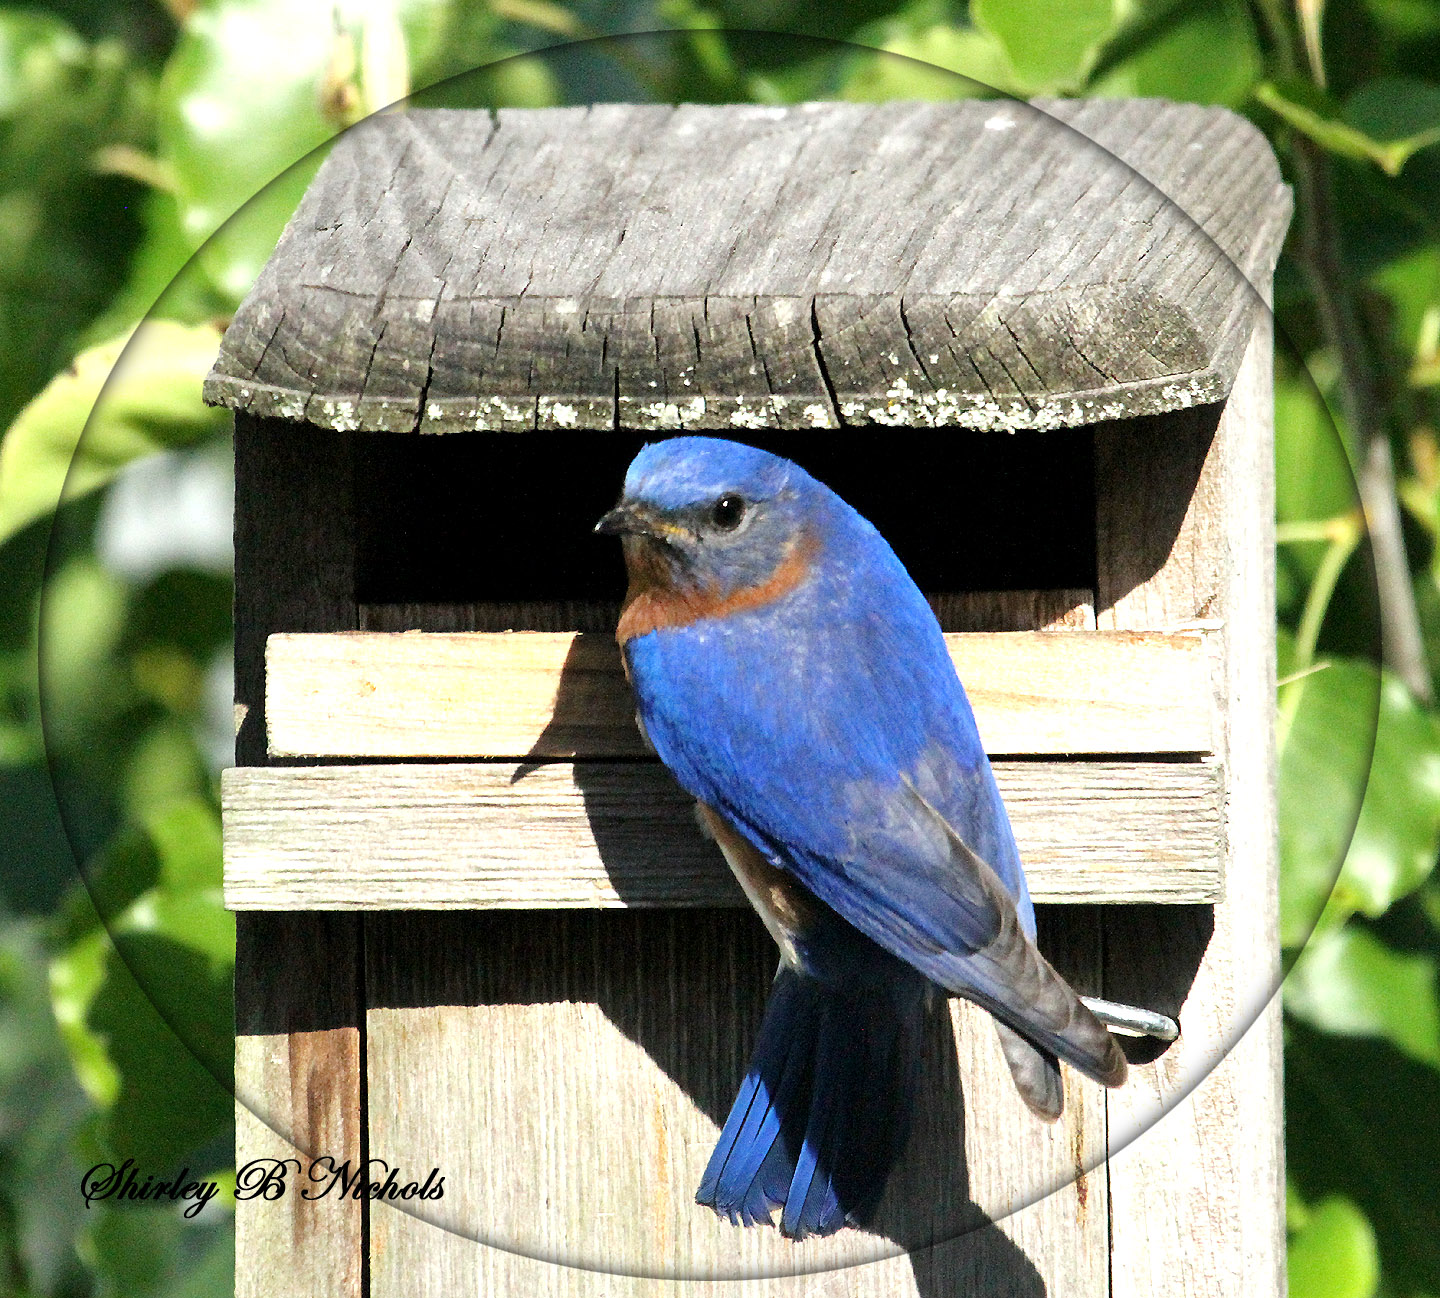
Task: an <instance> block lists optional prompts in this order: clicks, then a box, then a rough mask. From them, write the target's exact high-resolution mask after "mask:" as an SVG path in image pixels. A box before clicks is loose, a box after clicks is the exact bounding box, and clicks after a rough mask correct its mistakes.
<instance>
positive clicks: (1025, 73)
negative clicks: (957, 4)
mask: <svg viewBox="0 0 1440 1298" xmlns="http://www.w3.org/2000/svg"><path fill="white" fill-rule="evenodd" d="M970 12H971V16H972V17H973V18H974V20H975V25H976V26H977V27H979V28H980V29H981V30H982V31H984V32H987V33H988V34H989V35H991V36H993V37H994V38H995V39H996V40H997V41H998V42H999V43H1000V46H1001V47H1002V48H1003V49H1004V51H1005V53H1006V55H1007V56H1008V58H1009V60H1010V64H1011V66H1012V67H1013V68H1014V69H1015V74H1016V76H1017V77H1018V78H1019V79H1020V81H1021V82H1022V83H1023V84H1024V86H1025V88H1026V89H1027V90H1030V91H1053V90H1064V89H1073V88H1076V87H1078V86H1080V85H1081V84H1083V82H1084V80H1085V78H1086V76H1087V75H1088V73H1089V71H1090V68H1091V67H1092V66H1093V64H1094V62H1095V58H1096V55H1097V54H1098V53H1099V50H1100V46H1101V45H1102V44H1103V43H1104V42H1105V41H1106V40H1107V39H1108V38H1109V37H1110V35H1111V34H1112V32H1113V31H1114V29H1115V27H1116V25H1117V21H1118V18H1119V14H1118V12H1117V5H1116V4H1115V0H1045V3H1043V4H1037V3H1035V0H973V3H972V4H971V7H970Z"/></svg>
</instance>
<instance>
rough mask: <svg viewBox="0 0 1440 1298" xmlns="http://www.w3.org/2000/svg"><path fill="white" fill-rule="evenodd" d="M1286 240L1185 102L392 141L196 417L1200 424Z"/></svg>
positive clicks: (295, 230)
mask: <svg viewBox="0 0 1440 1298" xmlns="http://www.w3.org/2000/svg"><path fill="white" fill-rule="evenodd" d="M977 177H983V178H984V183H983V184H977V183H975V182H976V178H977ZM1289 211H1290V200H1289V194H1288V191H1287V190H1286V188H1285V186H1284V185H1283V184H1282V182H1281V179H1280V173H1279V170H1278V168H1277V165H1276V162H1275V157H1274V155H1273V154H1272V153H1271V151H1270V149H1269V146H1268V145H1267V144H1266V142H1265V140H1264V137H1263V136H1262V135H1261V134H1260V132H1259V131H1258V130H1256V128H1255V127H1254V126H1252V125H1251V124H1250V123H1249V122H1247V121H1245V120H1244V119H1243V118H1241V117H1238V116H1236V115H1235V114H1233V113H1230V112H1228V111H1226V110H1225V109H1221V108H1211V107H1203V106H1200V105H1195V104H1170V103H1165V102H1162V101H1158V100H1133V101H1129V102H1121V101H1113V100H1112V101H1105V100H1080V101H1071V102H1062V101H1043V102H1042V101H1037V102H1036V103H1034V104H1025V103H1019V102H1008V101H981V100H962V101H957V102H948V103H884V104H848V103H832V104H801V105H796V106H793V107H788V108H786V107H776V106H759V105H754V106H744V105H723V106H717V105H705V104H683V105H679V106H675V107H667V106H661V105H651V106H636V105H624V104H597V105H594V106H591V107H589V108H564V109H553V108H552V109H542V110H538V111H536V110H524V109H509V110H502V111H500V112H499V113H496V114H494V115H491V114H487V113H483V112H456V111H452V110H433V111H415V112H409V113H385V114H380V115H377V116H375V117H372V118H369V119H367V120H366V121H365V122H362V123H361V124H359V125H358V126H356V127H354V128H353V129H351V130H350V131H347V132H346V133H345V134H344V136H342V137H341V138H340V139H339V140H337V141H336V143H335V147H334V149H333V150H332V151H331V153H330V156H329V158H328V159H327V161H326V163H325V165H324V167H323V168H322V169H321V172H320V174H319V176H318V177H317V179H316V181H315V183H314V184H312V185H311V186H310V189H309V190H308V192H307V193H306V195H305V199H304V201H303V203H302V204H301V206H300V209H299V210H298V212H297V213H296V215H295V217H294V218H293V219H292V220H291V222H290V224H289V225H288V226H287V227H286V230H285V234H284V236H283V237H282V239H281V241H280V245H279V247H278V248H277V249H276V252H275V255H274V256H273V257H272V258H271V260H270V261H269V263H268V264H267V265H266V267H265V269H264V271H263V272H262V274H261V276H260V278H259V280H258V281H257V283H256V285H255V288H254V289H253V290H252V292H251V293H250V294H249V295H248V296H247V297H246V299H245V301H244V302H243V303H242V305H241V307H240V309H239V311H238V312H237V313H236V315H235V318H234V321H233V322H232V324H231V326H230V328H229V329H228V330H227V331H226V334H225V339H224V344H223V348H222V351H221V354H220V357H219V359H218V360H217V362H216V365H215V369H214V371H213V372H212V374H211V375H210V377H209V378H208V379H207V381H206V385H205V394H206V399H207V400H209V401H212V402H215V403H217V404H225V405H229V406H232V407H234V408H235V409H237V410H245V411H249V412H250V413H252V414H256V415H271V416H278V417H280V418H284V419H287V420H291V421H306V422H308V423H309V424H311V425H316V426H321V427H326V428H335V429H342V430H345V429H356V428H361V429H369V430H376V431H396V432H410V431H415V430H419V431H422V432H455V431H463V430H470V429H504V430H527V429H562V428H617V427H623V428H635V429H646V430H648V429H666V428H685V429H692V430H697V429H714V430H731V431H737V430H740V431H743V430H746V429H757V428H807V429H808V428H837V427H842V426H851V425H867V424H897V425H908V426H912V427H953V426H960V427H971V428H1004V429H1016V428H1056V427H1073V426H1077V425H1081V424H1086V423H1093V422H1096V421H1098V420H1105V419H1116V418H1127V417H1133V416H1136V415H1144V414H1152V413H1157V412H1161V411H1169V410H1176V409H1181V408H1184V407H1187V406H1192V405H1199V404H1204V403H1208V402H1216V401H1219V400H1222V399H1223V398H1224V396H1225V394H1226V393H1227V392H1228V391H1229V389H1230V385H1231V382H1232V380H1233V379H1234V377H1235V373H1236V370H1237V368H1238V366H1239V362H1240V356H1241V353H1242V352H1243V350H1244V346H1245V342H1246V340H1247V339H1248V338H1249V335H1250V331H1251V328H1252V326H1253V320H1254V314H1255V311H1256V309H1257V308H1260V307H1261V305H1262V303H1261V300H1260V296H1259V294H1258V293H1257V292H1256V289H1255V287H1254V286H1255V284H1257V283H1263V282H1265V281H1267V280H1268V278H1269V276H1270V272H1271V269H1272V267H1273V263H1274V258H1275V256H1276V254H1277V252H1278V251H1279V247H1280V242H1281V239H1282V237H1283V233H1284V229H1285V225H1286V222H1287V220H1288V216H1289Z"/></svg>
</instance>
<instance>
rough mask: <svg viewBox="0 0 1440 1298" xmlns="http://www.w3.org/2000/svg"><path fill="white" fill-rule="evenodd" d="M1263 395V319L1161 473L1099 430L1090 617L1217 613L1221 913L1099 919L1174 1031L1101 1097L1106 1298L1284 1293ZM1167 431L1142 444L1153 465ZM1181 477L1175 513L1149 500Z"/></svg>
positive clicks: (1268, 406)
mask: <svg viewBox="0 0 1440 1298" xmlns="http://www.w3.org/2000/svg"><path fill="white" fill-rule="evenodd" d="M1271 381H1272V379H1271V333H1270V326H1269V318H1268V315H1267V316H1266V317H1265V318H1264V319H1263V320H1262V321H1261V322H1260V323H1259V324H1258V325H1257V327H1256V330H1255V333H1254V335H1253V337H1252V338H1251V341H1250V345H1249V348H1248V351H1247V353H1246V357H1245V360H1244V362H1243V364H1242V367H1241V370H1240V376H1239V378H1238V380H1237V382H1236V385H1235V389H1234V392H1233V394H1232V396H1231V398H1230V400H1229V402H1228V403H1227V404H1226V407H1225V410H1224V414H1223V416H1222V417H1221V418H1220V420H1219V425H1218V428H1217V430H1216V432H1215V434H1214V436H1213V438H1211V437H1208V436H1207V434H1206V431H1205V426H1204V421H1203V415H1202V414H1197V415H1195V416H1192V417H1191V418H1192V419H1193V421H1194V422H1193V423H1192V424H1191V427H1190V429H1189V431H1188V432H1187V433H1186V435H1185V437H1184V440H1183V441H1180V442H1178V443H1177V444H1176V446H1175V454H1174V455H1173V457H1171V463H1170V465H1169V466H1168V467H1165V466H1154V465H1151V464H1149V463H1147V458H1146V457H1140V456H1138V455H1136V454H1135V453H1134V452H1133V450H1132V446H1131V443H1132V440H1133V437H1134V436H1135V434H1134V432H1133V431H1132V430H1127V429H1120V430H1114V431H1111V430H1102V431H1099V432H1097V434H1096V475H1095V476H1096V490H1097V508H1098V510H1099V525H1098V529H1097V530H1098V536H1099V538H1100V541H1099V550H1100V552H1099V558H1100V566H1099V576H1098V579H1097V599H1096V606H1097V620H1098V622H1099V624H1100V625H1101V626H1114V627H1123V628H1131V629H1144V628H1159V627H1169V626H1174V625H1177V624H1181V623H1185V622H1188V621H1190V620H1192V619H1199V618H1211V617H1214V616H1216V615H1217V613H1220V614H1221V615H1222V616H1223V618H1224V634H1223V654H1224V664H1223V674H1222V676H1221V679H1222V680H1223V682H1224V685H1223V691H1224V699H1225V706H1224V708H1223V709H1222V712H1223V715H1224V717H1225V719H1226V721H1225V754H1224V756H1225V760H1226V762H1227V764H1228V799H1227V808H1226V835H1227V853H1226V881H1225V882H1226V896H1225V900H1224V902H1223V903H1222V904H1220V905H1217V906H1216V907H1214V908H1213V913H1212V912H1211V911H1210V910H1209V908H1192V907H1181V908H1164V909H1163V910H1162V909H1161V908H1156V907H1134V908H1130V907H1117V908H1114V909H1113V910H1112V911H1111V912H1109V913H1107V915H1106V918H1105V940H1106V966H1105V994H1106V995H1108V996H1113V997H1115V998H1116V999H1120V1000H1129V1001H1133V1002H1136V1003H1139V1004H1149V1005H1154V1006H1155V1007H1156V1008H1159V1009H1164V1010H1166V1011H1167V1012H1169V1013H1172V1014H1174V1013H1178V1016H1179V1019H1180V1025H1181V1037H1180V1040H1179V1041H1177V1042H1175V1043H1174V1044H1173V1045H1172V1046H1171V1047H1170V1048H1169V1049H1168V1050H1165V1051H1164V1053H1162V1054H1160V1055H1159V1057H1158V1058H1156V1059H1154V1060H1153V1061H1152V1062H1149V1063H1147V1064H1143V1065H1142V1066H1140V1067H1137V1068H1135V1069H1134V1070H1133V1071H1132V1075H1131V1081H1130V1082H1129V1084H1128V1085H1127V1086H1126V1087H1125V1088H1124V1089H1122V1090H1120V1091H1118V1092H1113V1093H1112V1094H1111V1096H1110V1098H1109V1124H1110V1145H1111V1149H1112V1151H1114V1152H1113V1153H1112V1158H1111V1162H1110V1196H1111V1208H1112V1220H1113V1241H1112V1264H1113V1294H1114V1298H1142V1295H1143V1296H1144V1298H1191V1296H1192V1295H1193V1296H1194V1298H1200V1296H1201V1295H1204V1296H1205V1298H1260V1296H1263V1295H1278V1294H1281V1293H1283V1292H1284V1236H1283V1151H1282V1147H1281V1121H1280V1034H1279V1005H1278V1000H1276V999H1273V993H1274V992H1275V990H1276V988H1277V986H1278V980H1279V968H1278V954H1279V947H1278V939H1277V929H1276V924H1277V910H1276V908H1277V900H1276V897H1277V894H1276V887H1277V854H1276V845H1275V822H1274V815H1275V812H1274V779H1275V762H1274V750H1273V736H1272V719H1273V714H1274V688H1275V680H1274V661H1275V660H1274V602H1273V601H1274V592H1273V581H1274V568H1273V556H1274V534H1273V522H1272V520H1273V489H1274V483H1273V451H1272V400H1273V399H1272V388H1271ZM1170 437H1171V433H1170V431H1169V430H1168V429H1167V430H1166V431H1165V432H1164V433H1161V434H1157V435H1156V436H1155V437H1154V440H1153V441H1152V442H1151V443H1150V451H1151V456H1152V457H1153V453H1154V452H1156V451H1159V450H1161V449H1163V448H1165V447H1166V446H1167V445H1168V444H1169V438H1170ZM1192 478H1193V480H1194V482H1195V490H1194V492H1193V495H1192V496H1191V497H1190V502H1191V503H1190V505H1189V508H1188V510H1187V511H1186V512H1185V514H1184V515H1183V517H1178V518H1177V517H1175V516H1174V514H1173V513H1170V514H1168V516H1162V514H1164V513H1165V510H1166V509H1168V507H1162V513H1161V514H1157V513H1156V512H1155V507H1152V505H1151V504H1149V503H1148V502H1153V501H1155V500H1157V499H1159V498H1160V494H1161V493H1162V492H1173V491H1174V490H1176V489H1178V488H1179V487H1180V486H1183V484H1184V482H1185V481H1186V480H1187V479H1192ZM1137 529H1138V530H1137ZM1127 534H1132V539H1131V540H1130V541H1129V542H1128V543H1127V541H1126V536H1127ZM1171 538H1173V545H1172V546H1171V554H1170V557H1169V559H1168V561H1167V562H1165V563H1164V565H1163V567H1161V568H1159V569H1158V570H1155V569H1154V568H1153V566H1152V565H1153V564H1154V561H1155V559H1156V558H1157V556H1158V554H1159V545H1160V543H1161V542H1164V541H1167V540H1169V539H1171ZM1147 570H1148V571H1147ZM1162 1114H1163V1115H1165V1120H1164V1121H1163V1122H1159V1121H1158V1119H1159V1118H1160V1117H1161V1115H1162Z"/></svg>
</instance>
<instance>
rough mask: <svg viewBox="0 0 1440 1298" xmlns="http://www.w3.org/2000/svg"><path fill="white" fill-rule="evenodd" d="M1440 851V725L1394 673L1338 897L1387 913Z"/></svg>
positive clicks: (1383, 696)
mask: <svg viewBox="0 0 1440 1298" xmlns="http://www.w3.org/2000/svg"><path fill="white" fill-rule="evenodd" d="M1437 850H1440V722H1437V720H1436V717H1435V715H1434V713H1432V712H1430V711H1429V710H1427V709H1426V708H1424V707H1422V706H1421V705H1420V704H1419V703H1417V702H1416V701H1415V698H1414V696H1413V695H1412V694H1411V693H1410V691H1409V690H1407V689H1406V688H1405V686H1404V685H1403V684H1401V682H1400V681H1399V680H1397V679H1396V678H1395V677H1393V676H1391V675H1390V674H1389V673H1388V672H1387V673H1386V674H1385V677H1384V680H1383V682H1382V685H1381V689H1380V715H1379V720H1378V728H1377V730H1376V735H1375V760H1374V762H1373V763H1372V765H1371V767H1370V781H1369V783H1368V784H1367V785H1366V788H1365V802H1364V805H1363V806H1362V807H1361V810H1360V823H1359V824H1358V825H1357V826H1356V829H1355V839H1354V842H1352V843H1351V845H1350V852H1349V855H1348V856H1347V857H1346V858H1345V868H1344V870H1343V871H1342V872H1341V875H1340V881H1339V885H1338V889H1337V891H1338V892H1339V893H1340V894H1341V897H1342V899H1343V900H1344V901H1345V902H1346V903H1347V904H1353V905H1354V907H1355V908H1356V909H1357V910H1359V911H1361V912H1362V913H1363V914H1366V915H1369V916H1372V917H1374V916H1377V915H1382V914H1384V912H1385V911H1386V910H1388V909H1389V908H1390V906H1391V905H1392V904H1393V903H1394V902H1395V901H1396V900H1398V899H1399V898H1401V897H1403V896H1405V895H1406V894H1408V893H1411V892H1413V891H1414V890H1415V889H1416V888H1418V887H1419V886H1420V885H1421V884H1422V883H1424V882H1425V880H1426V879H1428V878H1429V877H1430V873H1431V871H1432V870H1433V869H1434V867H1435V856H1436V852H1437Z"/></svg>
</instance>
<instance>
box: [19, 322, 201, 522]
mask: <svg viewBox="0 0 1440 1298" xmlns="http://www.w3.org/2000/svg"><path fill="white" fill-rule="evenodd" d="M219 347H220V332H219V330H218V329H217V328H216V327H215V326H214V325H209V324H206V325H182V324H177V323H176V322H175V321H173V320H147V321H146V322H145V323H143V324H142V325H140V326H139V328H137V329H136V330H135V331H134V332H133V333H131V334H125V335H122V336H121V337H118V338H113V339H111V340H110V341H109V342H108V343H105V344H103V345H101V346H98V347H92V348H90V349H89V350H88V351H85V352H82V353H81V354H80V355H79V356H78V357H76V359H75V362H74V364H72V365H71V366H70V368H69V369H67V370H66V371H65V372H64V373H63V374H60V375H57V376H56V377H55V378H54V379H53V380H51V382H50V384H49V386H47V387H46V389H45V390H44V391H43V392H42V393H41V394H40V395H39V396H38V397H36V398H35V400H34V401H32V402H31V403H30V404H29V405H28V406H26V408H25V409H24V410H23V411H21V413H20V417H19V418H18V419H16V421H15V422H14V424H12V425H11V426H10V429H9V430H8V431H7V432H6V434H5V439H4V441H3V442H0V540H4V539H5V538H7V537H10V536H13V535H14V534H15V533H16V532H17V531H19V530H20V529H21V528H22V527H24V526H25V525H26V524H27V523H30V522H33V521H34V520H35V519H37V518H41V517H43V516H44V515H46V514H48V513H51V512H53V511H54V510H55V509H56V507H57V506H58V505H59V503H60V498H61V488H62V486H63V487H64V489H65V498H66V499H73V498H74V497H76V496H79V495H83V494H84V493H86V492H89V491H93V490H95V488H96V487H99V486H102V485H103V484H104V483H106V482H108V481H109V480H110V479H111V478H112V477H114V475H115V473H116V471H117V470H118V469H120V468H121V467H122V466H123V465H125V464H127V463H129V461H131V460H133V459H136V458H138V457H139V456H141V455H148V454H149V453H150V452H152V451H157V450H163V449H166V448H168V447H176V446H184V445H188V444H189V443H191V442H195V441H198V440H199V439H201V438H202V437H206V436H208V435H210V434H212V433H215V432H218V431H220V430H221V429H223V428H224V427H225V425H226V422H227V419H228V416H227V415H226V413H225V412H224V411H221V410H211V409H208V408H207V407H206V406H204V405H203V404H202V403H201V400H200V387H201V384H202V382H203V380H204V378H205V375H206V374H207V373H208V372H209V369H210V366H211V364H212V363H213V362H214V360H215V355H216V353H217V351H218V350H219ZM102 394H103V399H102ZM87 421H88V426H87ZM82 433H83V434H84V437H83V439H82V436H81V434H82ZM67 474H68V475H69V476H68V480H67V476H66V475H67Z"/></svg>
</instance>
